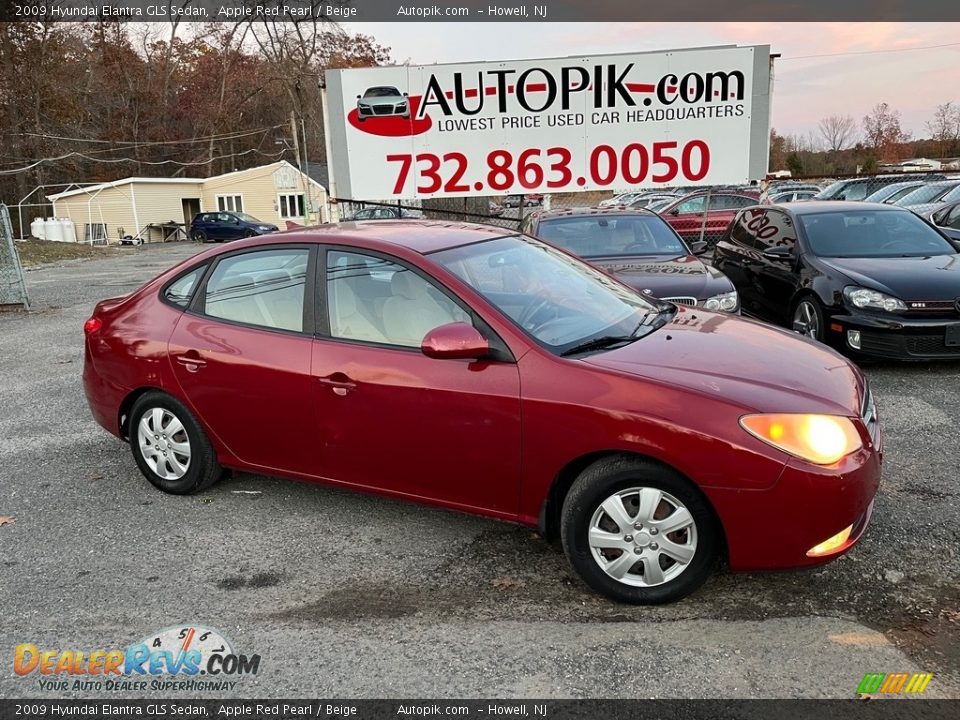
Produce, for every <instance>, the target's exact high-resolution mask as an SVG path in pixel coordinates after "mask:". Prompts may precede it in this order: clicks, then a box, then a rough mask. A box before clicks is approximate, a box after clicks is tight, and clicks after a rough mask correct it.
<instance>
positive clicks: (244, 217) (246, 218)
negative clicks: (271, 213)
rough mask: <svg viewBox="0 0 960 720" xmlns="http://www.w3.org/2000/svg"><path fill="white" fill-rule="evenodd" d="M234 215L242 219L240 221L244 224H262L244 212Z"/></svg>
mask: <svg viewBox="0 0 960 720" xmlns="http://www.w3.org/2000/svg"><path fill="white" fill-rule="evenodd" d="M234 215H236V216H237V217H238V218H240V219H241V220H243V221H244V222H248V223H258V222H260V221H259V220H257V219H256V218H255V217H254V216H253V215H247V214H246V213H244V212H238V213H234Z"/></svg>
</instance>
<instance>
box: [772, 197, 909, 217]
mask: <svg viewBox="0 0 960 720" xmlns="http://www.w3.org/2000/svg"><path fill="white" fill-rule="evenodd" d="M758 207H760V208H770V207H776V208H780V209H781V210H786V211H787V212H789V213H791V214H792V215H813V214H814V213H830V212H836V213H839V212H857V211H858V210H887V211H889V212H907V213H908V212H910V211H909V210H907V209H906V208H902V207H899V206H897V205H886V204H884V203H868V202H850V201H849V200H808V201H807V202H804V203H784V204H783V205H759V206H758Z"/></svg>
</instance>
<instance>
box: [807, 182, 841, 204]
mask: <svg viewBox="0 0 960 720" xmlns="http://www.w3.org/2000/svg"><path fill="white" fill-rule="evenodd" d="M846 184H847V181H846V180H837V181H836V182H835V183H832V184H830V185H827V186H826V187H825V188H824V189H823V190H821V191H820V192H819V193H818V194H817V196H816V198H814V199H815V200H832V199H833V197H834V196H835V195H838V194H839V193H840V190H841V189H843V187H844V186H845V185H846Z"/></svg>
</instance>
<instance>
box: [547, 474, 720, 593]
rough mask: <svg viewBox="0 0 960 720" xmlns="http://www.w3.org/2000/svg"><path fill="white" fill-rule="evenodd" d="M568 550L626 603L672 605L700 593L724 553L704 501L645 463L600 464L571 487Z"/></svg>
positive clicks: (584, 573) (564, 518) (594, 583)
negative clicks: (697, 590)
mask: <svg viewBox="0 0 960 720" xmlns="http://www.w3.org/2000/svg"><path fill="white" fill-rule="evenodd" d="M561 536H562V539H563V548H564V551H565V552H566V554H567V557H568V558H569V560H570V563H571V564H572V565H573V567H574V569H575V570H576V571H577V573H578V574H579V575H580V577H581V578H583V580H584V581H585V582H586V583H587V585H589V586H590V587H591V588H593V589H594V590H596V591H597V592H599V593H602V594H604V595H606V596H607V597H610V598H613V599H614V600H618V601H621V602H627V603H634V604H657V603H666V602H673V601H674V600H679V599H680V598H682V597H685V596H687V595H689V594H690V593H692V592H693V591H695V590H696V589H697V588H699V587H700V586H701V585H702V584H703V583H704V581H705V580H706V579H707V578H708V577H709V576H710V573H711V572H712V571H713V569H714V567H715V566H716V561H717V558H718V557H719V554H720V544H721V534H720V529H719V526H718V523H717V520H716V518H715V517H714V514H713V511H712V509H711V508H710V507H709V505H708V503H707V501H706V499H705V498H704V497H703V496H702V495H701V493H700V492H699V491H698V490H697V489H696V488H695V487H694V486H693V485H692V484H691V483H690V482H689V481H688V480H686V479H685V478H684V477H683V476H681V475H679V474H678V473H676V472H674V471H673V470H670V469H669V468H666V467H664V466H662V465H659V464H657V463H655V462H652V461H649V460H644V459H640V458H629V457H611V458H604V459H602V460H599V461H597V462H596V463H594V464H593V465H591V466H590V467H588V468H587V469H586V470H584V471H583V473H582V474H581V475H580V477H579V478H577V480H576V481H575V482H574V484H573V486H572V487H571V488H570V492H569V493H568V494H567V497H566V499H565V500H564V503H563V511H562V514H561Z"/></svg>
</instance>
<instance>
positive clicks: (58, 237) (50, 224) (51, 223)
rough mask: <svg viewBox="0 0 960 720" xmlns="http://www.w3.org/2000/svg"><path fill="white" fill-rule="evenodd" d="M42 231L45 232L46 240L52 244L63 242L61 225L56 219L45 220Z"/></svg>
mask: <svg viewBox="0 0 960 720" xmlns="http://www.w3.org/2000/svg"><path fill="white" fill-rule="evenodd" d="M43 225H44V230H46V232H47V240H53V241H54V242H63V225H61V224H60V221H59V220H58V219H57V218H47V219H46V220H45V221H44V223H43Z"/></svg>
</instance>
